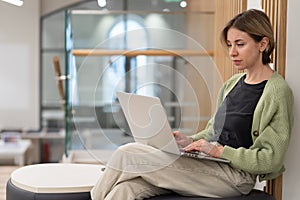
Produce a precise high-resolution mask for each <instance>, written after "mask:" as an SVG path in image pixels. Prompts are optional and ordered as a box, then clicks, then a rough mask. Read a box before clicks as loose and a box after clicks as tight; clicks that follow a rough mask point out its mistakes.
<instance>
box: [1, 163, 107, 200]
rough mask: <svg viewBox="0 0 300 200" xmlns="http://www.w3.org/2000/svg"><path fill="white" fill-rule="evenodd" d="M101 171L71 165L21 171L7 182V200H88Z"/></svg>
mask: <svg viewBox="0 0 300 200" xmlns="http://www.w3.org/2000/svg"><path fill="white" fill-rule="evenodd" d="M102 167H103V166H102V165H93V164H71V163H49V164H37V165H28V166H25V167H21V168H19V169H17V170H15V171H14V172H13V173H12V174H11V177H10V179H9V181H8V182H7V186H6V200H53V199H55V200H89V199H90V190H91V189H92V187H93V186H94V185H95V184H96V182H97V181H98V179H99V177H101V175H102V173H103V172H102V171H101V168H102Z"/></svg>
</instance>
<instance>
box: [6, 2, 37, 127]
mask: <svg viewBox="0 0 300 200" xmlns="http://www.w3.org/2000/svg"><path fill="white" fill-rule="evenodd" d="M39 17H40V3H39V0H27V1H24V5H23V6H22V7H17V6H14V5H11V4H8V3H5V2H3V1H0V19H1V20H0V27H1V28H0V58H1V59H0V91H1V92H0V102H1V104H0V129H1V128H3V129H38V128H39V124H40V123H39V121H40V117H39V115H40V110H39V108H40V102H39V31H40V30H39Z"/></svg>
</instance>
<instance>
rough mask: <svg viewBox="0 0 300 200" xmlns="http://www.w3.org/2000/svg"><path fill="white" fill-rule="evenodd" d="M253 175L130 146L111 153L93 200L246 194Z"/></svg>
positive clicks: (252, 185)
mask: <svg viewBox="0 0 300 200" xmlns="http://www.w3.org/2000/svg"><path fill="white" fill-rule="evenodd" d="M255 182H256V176H254V175H251V174H249V173H246V172H243V171H241V170H236V169H233V168H232V167H230V165H228V164H225V163H219V162H215V161H209V160H197V159H193V158H186V157H179V156H177V155H173V154H170V153H166V152H163V151H160V150H157V149H155V148H153V147H151V146H147V145H142V144H138V143H130V144H126V145H124V146H121V147H120V148H118V150H116V152H115V153H114V154H113V156H112V158H111V160H110V161H109V163H108V164H107V166H106V169H105V172H104V174H103V176H102V177H101V178H100V179H99V181H98V182H97V184H96V185H95V186H94V188H93V189H92V190H91V197H92V200H116V199H122V200H134V199H144V198H148V197H151V196H155V195H159V194H164V193H169V192H170V191H174V192H177V193H179V194H182V195H186V196H205V197H233V196H239V195H241V194H247V193H249V192H250V191H251V189H252V188H253V187H254V185H255Z"/></svg>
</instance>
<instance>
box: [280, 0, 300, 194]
mask: <svg viewBox="0 0 300 200" xmlns="http://www.w3.org/2000/svg"><path fill="white" fill-rule="evenodd" d="M299 8H300V1H299V0H289V1H288V21H287V62H286V80H287V81H288V83H289V85H290V86H291V88H292V90H293V92H294V97H295V107H294V113H295V115H294V116H295V121H294V129H293V135H292V140H291V144H290V147H289V150H288V153H287V157H286V162H285V163H286V172H285V173H284V175H283V199H284V200H298V199H299V198H300V190H299V187H300V172H299V169H300V159H299V155H300V144H299V142H300V134H299V130H300V123H299V120H300V104H299V102H300V87H299V85H300V78H299V76H300V65H299V64H300V57H299V48H300V38H299V33H300V27H299V19H300V12H299Z"/></svg>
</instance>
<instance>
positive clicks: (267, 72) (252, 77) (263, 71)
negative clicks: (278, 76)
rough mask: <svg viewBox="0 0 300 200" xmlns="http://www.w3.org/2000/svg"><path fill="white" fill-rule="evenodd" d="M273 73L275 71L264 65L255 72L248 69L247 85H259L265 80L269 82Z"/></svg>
mask: <svg viewBox="0 0 300 200" xmlns="http://www.w3.org/2000/svg"><path fill="white" fill-rule="evenodd" d="M273 72H274V71H273V70H272V69H271V68H270V66H269V65H263V66H261V67H258V68H256V69H255V70H249V69H247V71H246V78H245V83H248V84H257V83H261V82H262V81H264V80H269V78H270V77H271V76H272V74H273Z"/></svg>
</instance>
